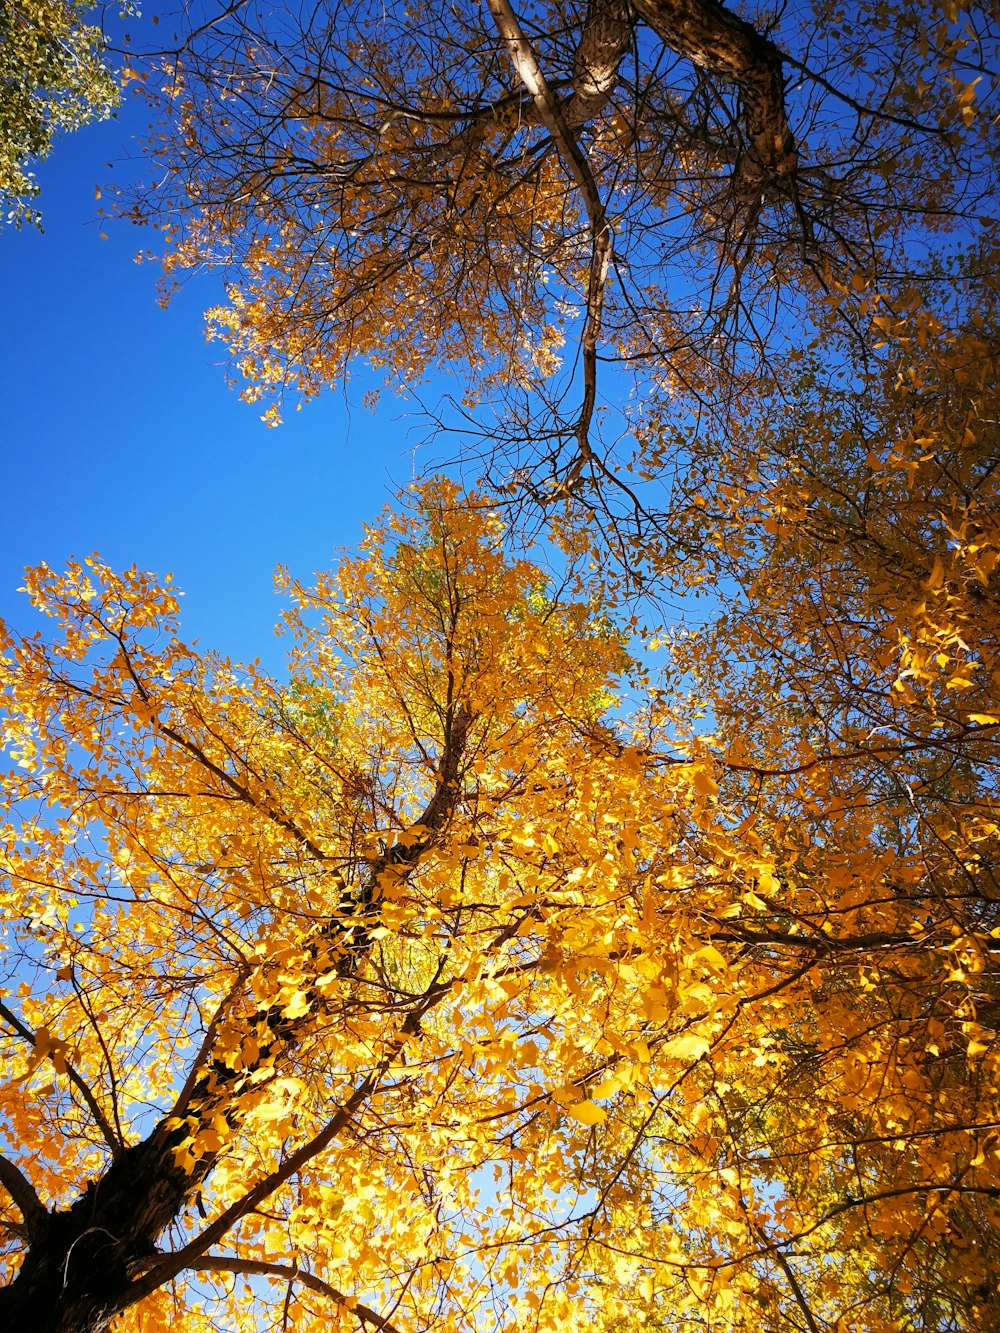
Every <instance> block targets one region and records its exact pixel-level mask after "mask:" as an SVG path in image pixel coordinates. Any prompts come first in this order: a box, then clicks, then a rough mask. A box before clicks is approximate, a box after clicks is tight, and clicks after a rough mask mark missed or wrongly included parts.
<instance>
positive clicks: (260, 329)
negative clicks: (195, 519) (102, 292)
mask: <svg viewBox="0 0 1000 1333" xmlns="http://www.w3.org/2000/svg"><path fill="white" fill-rule="evenodd" d="M997 39H998V30H997V26H996V23H995V15H994V14H993V12H992V9H991V7H990V6H989V5H985V4H970V5H965V6H963V5H957V4H950V5H944V6H941V5H939V4H937V3H930V0H928V3H926V4H925V3H919V4H916V5H914V4H911V3H906V4H895V3H888V4H886V3H879V4H872V5H869V4H860V5H857V6H853V7H852V9H851V11H850V12H844V11H842V9H841V7H840V6H838V5H837V4H835V3H827V0H810V3H807V4H804V5H801V6H795V7H790V6H786V7H782V9H781V11H780V13H777V14H776V13H773V12H772V11H770V10H767V9H766V8H762V7H760V6H753V7H751V8H750V11H749V14H748V17H747V18H742V17H739V16H737V15H736V14H735V13H734V12H732V11H730V10H728V9H726V8H725V7H724V6H723V5H721V4H720V3H718V0H685V3H683V4H681V3H677V2H676V0H641V2H640V3H635V4H625V3H618V0H588V3H586V4H584V3H582V0H581V2H580V3H541V4H536V5H532V6H527V7H524V8H523V12H521V13H518V12H516V7H512V6H511V4H510V3H509V0H490V3H488V4H486V5H481V4H478V3H476V4H472V3H464V2H463V3H460V4H447V5H445V4H432V5H425V6H422V7H420V8H419V9H413V8H412V7H408V6H404V5H384V4H382V3H375V4H368V3H363V4H351V5H343V4H336V3H329V4H323V5H319V6H315V7H312V8H309V9H308V10H301V11H300V10H298V9H296V8H295V7H294V6H291V7H288V8H286V9H282V10H279V11H278V12H277V13H276V12H275V11H274V9H273V7H271V6H268V7H267V10H266V12H265V11H264V10H261V11H258V10H256V9H255V8H254V7H253V6H250V5H241V6H238V7H236V8H234V9H233V10H231V11H229V10H227V11H226V13H225V14H224V15H222V16H218V15H215V16H213V17H212V21H208V17H207V16H206V21H205V22H204V23H202V24H201V25H200V26H197V27H195V28H194V30H193V31H189V32H188V33H187V34H185V35H183V40H181V36H179V37H178V45H177V49H176V51H175V53H174V54H173V56H172V57H171V58H170V59H169V61H168V62H167V68H166V73H167V79H166V82H164V78H163V72H162V71H161V70H157V71H156V72H155V75H154V74H150V77H149V79H148V86H149V88H150V89H151V91H152V90H154V89H155V91H152V95H153V97H154V100H155V101H158V102H159V103H160V104H161V109H162V110H163V112H164V115H165V117H166V120H165V128H164V131H163V136H164V137H163V139H162V140H161V141H160V142H156V141H154V142H153V143H152V144H151V145H150V151H151V152H152V154H153V156H154V158H156V159H158V166H157V170H156V173H155V176H154V177H153V180H154V182H155V183H154V184H153V185H152V186H151V187H150V188H149V189H147V190H146V191H140V192H139V193H138V196H137V197H136V198H135V199H134V200H133V202H132V205H131V212H132V215H133V216H134V217H137V218H141V219H147V220H157V219H162V221H163V223H164V225H165V226H166V229H167V247H166V248H167V258H166V263H167V273H168V277H176V276H178V275H180V274H181V273H183V271H184V270H186V269H189V268H192V267H197V266H199V265H206V266H211V267H212V269H213V270H214V271H218V270H220V269H221V270H222V271H223V272H224V273H225V274H226V276H227V280H228V300H227V301H226V302H225V303H223V304H221V305H220V306H218V307H217V308H216V309H214V310H213V311H211V312H210V316H209V318H210V323H211V327H212V329H213V330H214V332H215V333H216V335H217V336H219V337H222V338H223V339H225V340H226V341H227V342H228V344H229V346H230V347H231V349H232V352H233V355H234V358H235V361H236V365H237V367H238V369H239V371H240V373H242V374H243V375H244V376H246V378H247V380H248V387H247V396H248V397H250V398H251V399H256V398H264V399H265V400H267V399H273V398H274V397H275V396H280V394H281V393H282V392H283V391H287V392H289V393H295V392H298V393H301V394H304V395H306V396H307V397H308V396H309V395H311V394H314V393H316V392H319V391H320V390H321V389H322V388H323V387H324V386H325V385H326V384H329V383H330V382H332V381H336V380H338V379H339V378H341V377H342V376H343V375H345V374H346V373H347V371H348V369H349V367H350V366H351V365H352V363H354V362H356V361H358V360H368V361H369V362H370V363H372V364H373V365H374V366H375V367H376V368H379V369H382V370H384V372H385V373H386V375H387V377H388V379H389V380H390V381H394V382H396V383H401V384H402V385H404V386H405V387H406V389H407V390H408V391H411V392H412V391H413V390H414V386H415V384H416V383H417V382H418V381H419V379H420V377H421V376H422V375H423V374H424V373H425V372H426V371H427V370H428V368H439V367H441V366H442V365H451V366H452V367H455V368H457V371H458V373H459V374H460V376H461V378H462V394H463V396H464V398H465V400H466V404H467V405H468V404H471V403H474V402H475V401H476V400H477V399H478V398H480V397H482V396H483V395H486V397H487V399H488V405H489V407H490V411H488V412H487V413H486V415H485V419H483V420H482V421H481V423H480V426H479V429H480V430H481V431H482V432H483V434H484V436H485V444H484V445H483V446H482V447H484V448H486V449H487V451H489V450H493V451H497V450H499V452H500V455H501V459H502V464H503V467H502V469H500V470H499V471H498V481H504V482H505V481H507V480H509V474H508V472H507V469H508V468H512V469H514V470H515V474H516V475H517V476H518V477H519V478H520V480H521V484H522V486H527V484H528V482H529V480H531V481H533V483H534V485H535V486H537V487H538V493H539V496H540V497H541V498H544V499H547V500H551V499H552V498H553V496H557V495H559V494H564V493H565V492H566V491H567V490H569V491H574V490H588V489H589V490H590V491H591V492H593V493H596V494H598V495H599V496H600V498H601V499H602V501H605V502H608V501H610V500H611V499H612V498H615V499H618V500H620V501H621V503H622V504H623V505H624V506H625V507H626V508H627V507H628V506H630V505H632V503H633V502H632V499H631V497H629V496H627V495H626V494H624V493H623V492H621V489H620V488H621V484H622V482H623V467H624V464H625V463H626V462H627V461H629V453H628V439H630V438H631V432H632V431H638V432H640V433H641V432H642V431H643V428H644V418H643V408H644V406H645V405H646V404H647V403H648V401H649V398H650V396H651V395H652V396H653V397H654V398H659V399H662V398H663V397H664V396H669V397H673V398H675V399H676V398H678V397H679V398H680V400H681V402H682V403H683V404H684V405H685V409H686V410H688V411H692V410H697V411H698V412H699V414H700V416H701V419H702V420H708V419H710V416H709V413H710V412H714V413H715V414H717V416H718V417H721V419H726V418H727V417H728V416H729V415H733V414H735V415H737V416H738V415H739V414H740V413H741V412H742V411H743V410H744V408H745V403H746V397H747V395H748V394H752V393H753V392H754V391H755V384H756V372H758V371H759V370H760V369H761V368H762V366H763V367H768V366H770V368H771V369H773V366H774V363H775V358H777V357H779V356H780V354H781V353H782V351H784V350H787V348H788V347H789V346H791V345H794V344H796V343H800V342H801V341H803V340H804V339H808V337H809V336H810V335H811V334H812V333H813V332H815V331H816V329H818V328H823V327H825V326H827V325H828V323H829V308H830V307H829V302H830V299H831V298H835V300H836V305H837V309H838V311H839V319H840V320H841V322H842V323H843V325H844V327H845V328H851V329H852V330H853V332H854V334H855V336H856V337H858V338H861V339H862V340H864V339H865V338H866V334H867V330H866V327H865V325H864V320H863V300H862V298H863V295H864V293H865V292H868V291H870V290H876V291H879V292H881V293H882V295H883V299H885V300H886V301H887V302H889V304H890V307H892V308H896V307H897V306H902V305H905V300H906V295H905V293H906V291H907V289H909V288H912V287H913V285H914V284H915V283H916V284H918V285H919V286H920V287H922V286H923V285H924V284H925V283H926V281H927V280H928V278H930V277H933V276H934V273H935V268H936V266H938V265H940V264H942V263H943V264H945V265H946V266H947V265H948V264H949V262H950V261H949V259H948V258H947V252H948V251H949V249H950V248H951V247H952V245H953V244H955V243H956V240H957V239H960V238H962V237H964V236H967V234H968V232H969V229H970V228H971V230H972V231H973V232H975V230H976V228H977V227H978V226H979V225H980V222H979V221H978V220H977V219H980V218H981V219H982V224H983V225H989V226H990V227H994V228H995V225H996V208H995V202H996V197H997V190H996V162H995V143H994V140H993V137H992V135H991V131H990V125H991V123H992V118H993V116H994V115H995V111H996V99H997V86H996V77H995V71H996V68H997V66H998V60H997V55H998V47H997ZM161 89H162V90H163V92H162V94H161V92H160V90H161ZM163 167H166V168H168V170H166V171H164V170H163V169H162V168H163ZM928 248H929V249H930V251H931V254H932V257H931V258H930V259H929V258H928V257H927V251H928ZM855 284H856V285H855ZM845 288H846V293H845V291H844V290H843V289H845ZM852 296H854V297H857V298H859V299H857V300H852V299H851V297H852ZM609 363H617V364H618V365H619V366H621V367H624V368H627V369H629V370H630V371H631V372H633V373H635V374H636V375H637V377H638V383H639V386H640V388H641V393H640V394H639V396H638V399H637V400H636V404H634V405H633V406H632V407H631V408H629V407H628V406H627V405H624V406H623V404H622V399H623V398H624V397H625V394H624V393H621V392H619V390H618V386H619V385H620V383H621V379H620V377H616V378H615V379H614V380H612V381H610V386H611V387H610V388H609V387H608V385H607V384H606V385H605V386H604V388H603V390H602V394H601V396H599V386H598V372H599V367H600V366H602V365H605V366H606V365H608V364H609ZM607 374H608V372H607V371H606V372H605V376H607ZM602 397H603V410H602V411H598V407H599V404H600V403H601V402H602ZM595 413H596V414H597V415H596V416H595ZM464 424H465V425H466V426H467V427H469V428H471V424H472V423H470V422H468V421H466V422H464ZM622 436H625V437H626V439H625V442H624V443H623V441H622V438H621V437H622ZM468 447H471V445H470V446H468ZM518 468H521V469H522V470H523V471H522V472H517V469H518ZM663 470H664V469H663V468H662V467H661V469H660V471H661V472H662V471H663ZM624 480H626V481H627V477H625V478H624Z"/></svg>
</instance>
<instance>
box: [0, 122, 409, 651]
mask: <svg viewBox="0 0 1000 1333" xmlns="http://www.w3.org/2000/svg"><path fill="white" fill-rule="evenodd" d="M144 122H145V116H144V115H143V113H142V110H141V107H140V106H139V105H138V103H137V102H136V101H135V100H133V101H132V102H131V104H130V105H128V106H126V107H125V108H124V109H123V112H122V113H121V114H120V117H119V120H118V121H117V122H112V123H107V124H102V125H95V126H88V127H86V128H84V129H83V130H80V131H78V132H77V133H75V134H72V135H68V136H65V137H64V138H62V139H61V140H59V141H58V142H57V144H56V146H55V149H54V151H53V153H52V156H51V157H50V158H49V159H48V161H47V162H45V163H43V164H42V165H41V167H40V168H39V170H38V177H39V180H40V181H41V183H42V198H41V208H42V213H43V221H44V226H45V233H44V235H39V234H38V233H37V232H35V231H34V230H28V229H25V230H23V231H20V232H16V231H14V230H12V229H7V230H4V231H0V464H2V474H0V475H2V476H3V478H4V487H3V490H4V495H5V497H6V498H5V500H4V503H3V522H2V525H0V616H3V618H4V619H6V620H8V622H10V623H13V624H14V625H16V626H18V627H24V626H25V625H26V624H28V623H29V617H28V616H27V615H26V611H25V606H24V598H23V596H19V595H18V594H17V593H16V589H17V587H18V585H19V584H20V582H21V574H22V571H23V569H24V566H25V565H27V564H32V563H35V562H37V561H40V560H45V561H47V562H48V563H49V564H50V565H52V566H61V565H62V564H63V563H64V562H65V560H66V558H67V557H68V556H70V555H76V556H81V557H82V556H85V555H89V554H91V553H93V552H94V551H97V552H98V553H99V554H100V555H101V557H102V558H103V559H104V560H106V561H107V562H108V563H109V564H111V565H113V566H116V567H120V566H127V565H130V564H132V563H133V562H134V563H136V564H138V565H139V566H141V567H143V568H146V569H151V570H154V571H157V572H158V573H165V572H167V571H170V572H171V573H173V574H174V576H175V578H176V581H177V583H178V584H179V586H180V587H181V588H183V589H184V590H185V592H186V597H185V599H184V603H183V608H184V609H183V626H184V632H185V636H186V637H188V638H195V637H197V638H198V639H199V641H200V642H201V643H202V644H203V645H204V646H206V647H208V646H213V647H218V648H220V649H222V650H223V651H225V652H228V653H230V654H232V655H233V656H234V657H238V658H241V659H246V658H250V657H255V656H258V655H260V656H261V657H262V659H263V660H264V662H265V663H266V664H267V665H269V666H271V667H272V668H274V669H277V670H280V668H281V665H282V663H283V660H284V650H283V648H282V646H281V645H280V643H278V642H277V641H276V640H275V639H274V637H273V634H272V633H271V627H272V625H273V623H274V621H275V620H276V618H277V615H278V613H279V611H280V609H281V608H280V603H279V601H278V599H277V598H276V597H275V595H274V592H273V589H272V584H271V574H272V571H273V569H274V566H275V565H276V564H278V563H279V562H281V563H284V564H287V565H289V566H290V568H291V569H292V572H293V573H294V574H296V575H298V576H299V577H308V575H309V574H310V573H311V572H312V571H313V570H314V569H317V568H326V567H329V565H330V564H331V563H333V560H334V558H335V556H334V551H335V548H336V547H338V546H343V545H345V544H353V543H354V542H355V541H356V540H357V539H358V537H359V536H360V531H361V524H362V522H363V521H364V520H366V519H372V518H374V517H375V515H376V513H377V512H378V510H379V509H380V508H381V506H382V504H383V503H384V502H385V501H386V500H387V499H388V498H389V497H390V495H391V494H392V492H393V491H394V490H395V489H396V487H397V486H398V485H401V484H405V483H406V482H407V481H408V480H409V479H410V477H411V475H412V469H413V456H412V450H413V448H414V446H415V445H417V444H418V443H419V442H420V441H421V439H422V438H423V430H422V429H421V423H420V422H419V421H418V420H417V419H416V418H415V417H413V416H411V415H408V408H407V405H406V403H404V402H401V401H400V400H398V399H396V398H394V397H392V396H391V395H390V396H388V397H386V398H385V399H384V400H383V404H382V406H381V408H380V410H379V415H378V418H377V419H375V420H373V418H372V415H371V413H370V412H369V411H368V410H367V409H366V408H365V407H364V406H363V405H362V403H361V398H362V394H363V389H364V387H365V386H364V385H363V383H361V381H360V380H359V381H358V387H357V388H356V390H353V391H352V393H351V395H350V397H351V399H352V400H353V401H352V405H351V407H350V408H349V407H348V405H347V404H346V403H345V402H344V399H343V397H342V396H340V395H335V394H333V393H330V394H328V395H327V396H326V398H325V399H324V400H323V401H320V402H318V403H312V404H309V405H308V406H307V407H305V408H303V410H302V411H301V412H295V411H290V412H289V413H288V418H287V422H286V424H285V425H283V426H282V427H281V428H280V429H278V430H268V429H267V428H266V427H265V426H264V425H263V423H262V422H261V421H260V411H261V409H260V408H259V407H254V406H248V405H247V404H245V403H242V402H241V401H240V400H239V396H238V394H237V392H236V391H235V390H233V389H231V388H229V387H228V386H227V384H226V366H225V349H224V348H223V347H222V346H221V345H220V344H218V343H212V344H208V343H206V342H205V339H204V335H203V329H202V320H201V314H202V311H203V309H205V308H206V307H207V306H209V305H211V304H213V302H215V301H216V300H217V299H218V296H219V291H218V288H217V287H215V286H214V285H213V283H212V281H211V280H210V279H208V278H205V279H204V280H201V281H198V280H196V281H193V282H192V283H191V284H190V285H189V286H188V287H187V288H186V289H185V290H184V291H182V292H181V293H180V294H179V296H178V297H177V298H176V299H175V301H174V302H173V304H172V305H171V307H170V308H169V309H168V310H166V311H164V310H162V309H161V308H160V306H159V305H158V304H157V302H156V297H155V284H156V278H157V275H158V270H157V269H156V267H155V266H154V265H152V264H136V263H135V262H134V256H135V254H136V253H137V251H138V250H139V249H140V248H142V246H143V244H149V235H148V233H146V232H141V231H138V230H135V229H133V228H131V227H129V226H127V225H125V224H123V223H111V224H109V225H104V224H102V223H101V222H100V221H99V220H98V218H97V211H98V209H99V207H100V205H99V204H98V203H97V202H96V201H95V193H94V192H95V187H96V186H98V185H99V184H104V183H107V181H108V180H109V178H111V177H117V178H119V179H123V178H126V177H127V175H128V165H127V163H126V164H125V165H124V166H119V167H117V168H116V169H115V171H114V172H109V170H108V168H107V163H109V162H113V161H115V162H120V161H121V160H122V159H125V158H127V157H128V156H129V155H134V153H135V152H136V151H137V150H136V147H135V145H134V144H133V142H132V138H131V136H132V133H133V131H134V130H135V129H136V128H137V127H139V126H141V125H142V124H143V123H144ZM102 231H104V232H106V233H107V236H108V239H107V240H102V239H100V233H101V232H102ZM420 458H421V461H424V460H425V459H426V454H425V453H423V452H421V454H420Z"/></svg>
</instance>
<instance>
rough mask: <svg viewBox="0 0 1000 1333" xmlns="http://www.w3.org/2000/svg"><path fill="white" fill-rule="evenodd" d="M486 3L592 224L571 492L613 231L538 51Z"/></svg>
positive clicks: (495, 2) (498, 2) (592, 385)
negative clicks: (544, 71) (539, 59)
mask: <svg viewBox="0 0 1000 1333" xmlns="http://www.w3.org/2000/svg"><path fill="white" fill-rule="evenodd" d="M487 4H488V6H489V10H490V13H491V14H492V15H493V20H494V22H495V23H496V28H497V32H498V33H499V34H500V36H501V37H502V38H503V40H504V42H505V43H506V45H507V50H508V51H509V53H510V58H511V61H512V63H513V65H514V69H515V70H516V71H517V75H518V78H519V79H520V80H521V82H522V83H523V84H524V86H525V88H527V90H528V92H529V93H530V94H531V97H532V100H533V102H534V104H535V107H536V108H537V111H538V114H539V116H540V117H541V120H542V122H543V124H544V125H545V127H546V128H547V129H548V131H549V133H550V134H551V135H552V138H553V140H554V141H555V144H556V147H557V149H558V151H559V157H560V158H561V160H562V162H563V165H564V166H565V167H566V169H567V171H568V172H569V174H570V175H571V176H572V178H573V180H574V182H575V183H576V186H577V188H578V190H579V191H580V196H581V198H582V200H583V206H584V208H585V210H586V213H587V218H588V221H589V223H590V234H591V257H590V273H589V276H588V279H587V318H586V322H585V324H584V329H583V337H582V339H581V353H582V358H583V404H582V406H581V409H580V415H579V417H578V418H577V422H576V429H575V434H576V440H577V446H578V449H579V454H578V456H577V458H576V459H575V461H574V462H573V464H572V465H571V467H570V470H569V473H568V474H567V477H566V479H565V482H564V486H565V488H566V489H567V490H568V489H570V488H571V487H572V486H573V485H574V483H575V482H576V481H577V479H578V478H579V476H580V473H581V472H582V470H583V467H584V464H585V463H587V462H589V460H590V459H591V458H592V457H593V450H592V448H591V445H590V423H591V421H592V420H593V416H594V405H595V403H596V401H597V345H598V341H599V339H600V334H601V320H602V317H603V312H604V292H605V288H606V286H607V279H608V268H609V266H610V263H611V252H612V236H611V227H610V224H609V222H608V218H607V214H606V213H605V209H604V202H603V200H602V199H601V194H600V190H599V189H598V187H597V182H596V180H595V179H594V173H593V171H592V170H591V167H590V161H589V159H588V157H587V154H586V153H585V152H584V151H583V149H582V148H581V147H580V145H579V143H578V142H577V141H576V139H575V138H574V136H573V134H572V132H571V130H570V128H569V126H568V125H567V123H566V118H565V116H564V114H563V109H562V107H561V105H560V103H559V100H558V98H557V97H556V96H555V95H554V93H553V92H552V89H551V88H550V87H549V85H548V83H547V82H546V79H545V75H544V74H543V73H542V69H541V66H540V65H539V63H538V59H537V57H536V56H535V52H534V48H533V47H532V45H531V43H530V42H529V41H528V39H527V38H526V37H525V35H524V33H523V32H522V31H521V25H520V23H519V22H518V19H517V16H516V14H515V13H514V11H513V9H512V8H511V7H510V4H509V3H508V0H487Z"/></svg>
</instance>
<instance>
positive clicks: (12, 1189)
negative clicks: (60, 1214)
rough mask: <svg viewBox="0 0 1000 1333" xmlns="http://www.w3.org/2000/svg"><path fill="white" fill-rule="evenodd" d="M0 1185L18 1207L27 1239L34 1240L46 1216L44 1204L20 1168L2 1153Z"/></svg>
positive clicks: (0, 1158)
mask: <svg viewBox="0 0 1000 1333" xmlns="http://www.w3.org/2000/svg"><path fill="white" fill-rule="evenodd" d="M0 1185H2V1186H3V1187H4V1189H5V1190H6V1191H7V1193H8V1194H9V1195H10V1197H11V1198H12V1199H13V1200H14V1202H15V1203H16V1204H17V1206H18V1208H19V1209H20V1212H21V1216H22V1217H23V1218H24V1226H25V1230H26V1231H27V1233H28V1239H29V1240H34V1239H35V1237H36V1236H37V1235H38V1234H39V1232H40V1230H41V1228H42V1224H43V1223H44V1221H45V1219H46V1217H47V1216H48V1213H47V1212H46V1209H45V1205H44V1204H43V1203H42V1201H41V1199H40V1198H39V1197H38V1194H37V1192H36V1191H35V1187H34V1185H32V1183H31V1181H30V1180H29V1179H28V1177H27V1176H26V1175H25V1174H24V1172H23V1171H22V1170H21V1168H20V1167H19V1166H17V1165H16V1163H14V1162H12V1161H10V1159H9V1158H7V1157H4V1156H2V1155H0Z"/></svg>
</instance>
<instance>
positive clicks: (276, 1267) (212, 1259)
mask: <svg viewBox="0 0 1000 1333" xmlns="http://www.w3.org/2000/svg"><path fill="white" fill-rule="evenodd" d="M191 1270H192V1271H193V1272H196V1273H247V1274H256V1275H259V1276H261V1277H277V1278H281V1279H282V1280H283V1281H285V1282H301V1283H302V1285H303V1286H304V1287H308V1288H309V1290H310V1291H315V1292H318V1293H319V1295H321V1296H325V1297H326V1298H327V1299H328V1300H331V1301H334V1302H335V1303H336V1304H337V1305H342V1306H344V1308H345V1309H347V1310H350V1312H351V1313H352V1314H355V1315H357V1317H358V1318H359V1319H360V1320H362V1322H364V1323H366V1324H370V1325H371V1326H372V1328H377V1329H382V1331H383V1333H398V1330H397V1329H396V1328H395V1326H394V1325H393V1324H391V1323H390V1322H389V1320H388V1319H387V1318H386V1317H385V1316H384V1315H380V1314H378V1313H377V1312H376V1311H375V1310H372V1309H371V1308H370V1307H369V1306H367V1305H362V1303H361V1302H360V1301H356V1300H354V1298H353V1297H351V1296H345V1294H344V1293H343V1292H342V1291H338V1290H337V1288H336V1287H331V1286H330V1284H329V1282H324V1281H323V1279H322V1278H319V1277H316V1275H315V1274H314V1273H305V1272H303V1271H302V1270H301V1269H299V1268H293V1267H291V1266H290V1265H289V1264H272V1263H267V1262H266V1261H265V1260H263V1259H237V1258H235V1257H234V1258H229V1257H227V1256H225V1255H215V1254H203V1255H202V1256H201V1258H200V1259H198V1260H196V1261H195V1262H194V1263H193V1264H192V1265H191Z"/></svg>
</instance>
